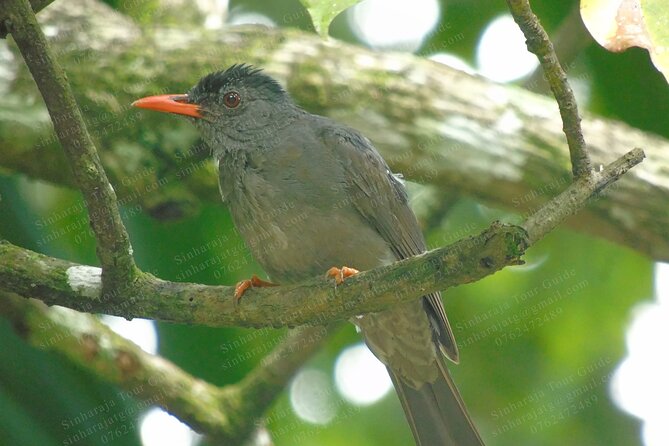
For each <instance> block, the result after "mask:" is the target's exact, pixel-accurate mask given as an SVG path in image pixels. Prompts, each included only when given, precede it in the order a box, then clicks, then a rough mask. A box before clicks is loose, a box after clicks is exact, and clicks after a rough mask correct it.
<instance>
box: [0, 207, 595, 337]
mask: <svg viewBox="0 0 669 446" xmlns="http://www.w3.org/2000/svg"><path fill="white" fill-rule="evenodd" d="M581 205H582V203H581ZM525 249H527V233H526V232H525V230H524V229H522V228H520V227H518V226H506V225H501V224H497V223H495V224H493V225H492V226H491V227H490V228H489V229H487V230H485V231H484V232H482V233H481V234H479V235H477V236H474V237H469V238H466V239H463V240H461V241H458V242H456V243H454V244H452V245H450V246H447V247H444V248H439V249H435V250H432V251H429V252H427V253H425V254H421V255H419V256H415V257H411V258H409V259H405V260H402V261H400V262H397V263H394V264H392V265H388V266H384V267H380V268H375V269H373V270H370V271H364V272H361V273H360V274H357V275H356V276H354V277H351V278H349V279H347V281H346V282H345V283H344V284H342V285H339V286H337V287H335V286H334V284H333V282H332V280H327V279H325V276H323V278H320V279H313V280H309V281H305V282H303V283H300V284H297V285H285V286H280V287H269V288H253V289H251V290H249V291H247V292H246V293H245V294H244V298H243V299H244V302H243V305H240V304H237V300H236V299H234V298H233V293H234V287H229V286H207V285H199V284H193V283H182V282H170V281H166V280H161V279H157V278H155V277H153V276H151V275H149V274H146V273H140V276H139V277H138V278H137V279H136V280H135V282H134V283H133V285H132V286H131V287H128V288H127V289H126V290H125V292H124V294H122V295H115V294H114V295H103V294H102V293H101V290H102V288H101V281H100V269H99V268H95V267H91V266H85V265H77V264H74V263H71V262H68V261H65V260H60V259H54V258H52V257H48V256H45V255H43V254H38V253H36V252H33V251H29V250H27V249H23V248H19V247H17V246H14V245H12V244H10V243H8V242H5V241H2V240H0V290H6V291H10V292H13V293H17V294H19V295H21V296H24V297H33V298H36V299H39V300H41V301H43V302H45V303H47V304H49V305H62V306H65V307H68V308H72V309H74V310H78V311H83V312H87V313H105V314H112V315H115V316H122V317H125V318H134V317H143V318H149V319H156V320H163V321H172V322H179V323H197V324H204V325H212V326H238V327H284V326H288V327H295V326H297V325H302V324H311V325H318V324H327V323H330V322H333V321H337V320H346V319H348V318H351V317H353V316H355V315H358V314H362V313H367V312H370V311H380V310H383V309H385V308H388V307H389V306H390V305H395V304H398V303H400V302H408V301H411V300H414V299H418V298H419V297H421V296H422V295H424V294H427V293H431V292H434V291H437V290H444V289H447V288H449V287H451V286H457V285H460V284H463V283H470V282H474V281H476V280H479V279H481V278H483V277H485V276H488V275H490V274H493V273H495V272H496V271H499V270H500V269H501V268H503V267H504V266H507V265H512V264H517V263H519V262H520V257H521V256H522V255H523V254H524V253H525Z"/></svg>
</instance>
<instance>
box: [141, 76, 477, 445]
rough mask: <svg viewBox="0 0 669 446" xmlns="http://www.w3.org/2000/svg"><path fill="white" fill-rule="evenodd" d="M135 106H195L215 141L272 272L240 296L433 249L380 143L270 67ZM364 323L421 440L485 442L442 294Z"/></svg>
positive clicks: (243, 230)
mask: <svg viewBox="0 0 669 446" xmlns="http://www.w3.org/2000/svg"><path fill="white" fill-rule="evenodd" d="M132 105H133V106H135V107H139V108H144V109H150V110H156V111H161V112H167V113H172V114H176V115H181V116H184V117H186V119H188V120H190V121H191V122H192V123H193V124H194V125H195V127H196V128H197V129H198V130H199V133H200V136H201V138H202V140H203V141H204V142H205V144H206V145H207V146H209V148H210V149H211V152H212V154H213V158H214V161H215V163H217V166H218V179H219V189H220V193H221V197H222V199H223V201H224V202H225V203H226V204H227V206H228V207H229V210H230V214H231V216H232V219H233V222H234V224H235V227H236V229H237V230H238V232H239V233H240V235H241V236H242V238H243V239H244V241H245V242H246V245H247V246H248V248H249V250H250V251H251V253H252V255H253V257H254V258H255V259H256V260H257V262H258V263H259V264H260V266H262V268H263V269H264V271H265V273H266V274H267V276H268V277H269V279H270V281H264V280H261V279H259V278H258V277H257V276H253V278H252V279H249V280H245V281H242V282H240V283H239V284H237V287H236V291H235V297H236V298H237V299H239V298H241V296H242V295H243V294H244V292H246V291H247V290H248V289H249V288H252V287H262V286H272V285H274V284H276V283H279V284H291V283H297V282H300V281H303V280H305V279H309V278H313V277H315V276H318V275H322V274H323V273H326V274H327V275H328V276H330V277H333V278H334V281H335V284H340V283H341V282H342V281H345V280H346V279H347V278H348V277H349V276H351V275H353V274H355V273H357V272H358V271H361V270H369V269H373V268H375V267H378V266H381V265H388V264H391V263H393V262H396V261H398V260H401V259H405V258H408V257H411V256H415V255H418V254H421V253H423V252H425V251H426V249H427V248H426V243H425V239H424V237H423V234H422V231H421V229H420V226H419V223H418V221H417V219H416V217H415V215H414V213H413V211H412V210H411V208H410V206H409V200H408V195H407V192H406V189H405V186H404V184H403V182H402V180H401V178H400V177H399V176H398V175H395V174H393V173H392V172H391V170H390V168H389V167H388V165H387V163H386V162H385V161H384V159H383V158H382V157H381V155H380V154H379V153H378V151H377V150H376V149H375V148H374V146H373V144H372V143H371V142H370V141H369V140H368V139H367V138H366V137H364V136H363V135H362V134H361V133H360V132H358V131H356V130H355V129H353V128H350V127H348V126H345V125H342V124H340V123H338V122H336V121H334V120H332V119H329V118H327V117H324V116H319V115H315V114H311V113H309V112H308V111H306V110H304V109H303V108H301V107H299V106H298V105H297V104H296V103H295V101H294V100H293V99H292V98H291V96H290V95H289V93H288V92H287V91H286V90H285V89H284V88H283V87H282V86H281V84H280V83H279V82H278V81H277V80H276V79H274V78H272V77H271V76H269V75H268V74H266V73H265V72H264V71H263V70H261V69H259V68H256V67H254V66H252V65H249V64H235V65H232V66H230V67H229V68H227V69H224V70H220V71H216V72H213V73H210V74H207V75H206V76H204V77H203V78H201V79H200V80H199V81H198V82H197V84H196V85H195V86H194V87H192V88H191V89H190V90H189V91H188V92H187V93H185V94H167V95H165V94H163V95H158V96H149V97H145V98H142V99H139V100H137V101H135V102H133V104H132ZM335 286H336V285H335ZM241 304H243V302H242V303H241ZM352 322H353V323H354V324H355V325H356V326H357V327H358V329H359V331H360V332H361V333H362V336H363V337H364V339H365V342H366V343H367V345H368V347H369V349H370V350H371V351H372V352H373V353H374V355H375V356H376V357H377V358H378V359H379V360H380V361H381V362H382V363H383V364H384V365H385V366H386V368H387V370H388V373H389V374H390V377H391V379H392V382H393V385H394V387H395V389H396V392H397V395H398V397H399V400H400V403H401V405H402V408H403V410H404V413H405V416H406V419H407V421H408V423H409V426H410V428H411V431H412V433H413V436H414V439H415V442H416V444H417V445H420V446H438V445H458V446H462V445H464V446H469V445H482V444H483V440H482V439H481V436H480V434H479V433H478V431H477V429H476V427H475V425H474V423H473V421H472V419H471V417H470V415H469V414H468V412H467V409H466V407H465V404H464V402H463V400H462V397H461V396H460V393H459V392H458V390H457V388H456V386H455V384H454V382H453V379H452V378H451V375H450V373H449V371H448V368H447V365H446V361H445V359H446V358H448V359H450V360H451V361H453V362H455V363H457V362H458V361H459V353H458V348H457V344H456V342H455V338H454V336H453V331H452V329H451V327H450V325H449V322H448V319H447V317H446V313H445V311H444V307H443V303H442V301H441V295H440V293H438V292H436V293H431V294H428V295H426V296H423V297H421V298H420V299H419V300H415V301H411V302H408V303H402V304H398V305H395V306H393V307H391V308H388V309H386V310H384V311H381V312H377V313H368V314H364V315H359V316H356V317H355V318H353V319H352Z"/></svg>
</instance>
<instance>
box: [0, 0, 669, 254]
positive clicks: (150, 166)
mask: <svg viewBox="0 0 669 446" xmlns="http://www.w3.org/2000/svg"><path fill="white" fill-rule="evenodd" d="M40 19H41V21H42V23H43V24H44V25H46V27H47V28H46V29H47V31H48V32H47V35H51V36H52V37H51V43H52V44H53V46H54V49H55V51H56V53H57V55H58V57H59V58H60V62H61V64H62V65H63V67H64V68H65V69H66V71H67V73H68V77H69V80H70V82H71V83H72V85H73V90H74V91H75V92H77V93H78V100H79V103H80V106H81V107H82V110H83V113H84V116H85V118H86V119H87V121H88V124H89V130H90V132H91V134H92V135H93V137H94V138H95V139H96V140H97V141H98V147H100V148H101V154H100V156H101V158H102V160H103V164H104V165H105V168H106V169H107V172H108V174H109V177H110V180H111V182H112V184H113V185H114V188H115V190H116V192H117V194H118V195H119V197H120V200H121V203H122V204H128V203H140V204H141V205H142V206H143V207H144V208H145V209H146V210H148V211H149V212H150V213H151V214H152V215H154V216H156V217H159V218H175V217H179V216H183V215H186V214H188V213H191V212H194V211H195V210H196V209H197V207H198V204H199V203H200V202H201V200H209V201H214V202H218V201H219V199H220V198H219V196H218V191H217V186H216V176H215V173H214V169H213V166H212V165H211V163H210V162H209V160H208V150H207V149H205V148H203V147H202V146H200V145H197V144H196V141H197V139H196V134H195V131H194V129H192V128H191V127H190V125H189V124H188V123H186V122H184V121H182V120H180V119H178V118H176V117H169V116H164V115H160V114H157V113H148V112H143V111H139V110H134V109H130V107H129V104H130V102H131V101H132V100H134V99H136V98H138V97H141V96H145V95H150V94H159V93H161V92H171V91H175V92H182V91H185V90H186V89H188V88H189V87H190V86H191V85H192V84H193V83H195V82H196V81H197V78H199V77H200V76H201V75H202V74H204V73H207V72H209V71H212V70H214V69H219V68H222V67H226V66H228V65H230V64H232V63H234V62H240V61H245V62H249V63H253V64H256V65H258V66H261V67H264V68H265V69H267V71H268V72H270V73H271V74H272V75H274V76H277V77H278V78H280V79H281V80H282V81H284V84H285V85H286V86H287V87H288V89H289V91H290V92H291V94H292V95H293V96H294V97H295V99H296V100H297V101H298V102H299V103H300V104H301V105H303V106H304V107H305V108H306V109H308V110H309V111H312V112H315V113H321V114H324V115H328V116H331V117H333V118H335V119H338V120H340V121H342V122H345V123H348V124H350V125H352V126H354V127H356V128H358V129H359V130H361V131H362V132H363V133H364V134H366V135H367V136H368V137H369V138H370V139H371V140H372V141H373V142H374V143H375V145H376V146H377V147H378V148H379V150H380V151H381V152H382V154H383V155H384V157H385V158H386V159H387V160H388V162H389V164H390V165H391V167H392V168H393V169H394V170H395V171H399V172H402V173H403V174H404V175H405V176H406V177H407V178H408V179H411V180H414V181H417V182H421V183H426V184H432V185H436V186H439V187H440V188H441V189H448V190H454V191H458V192H459V193H461V194H464V195H469V196H472V197H474V198H477V199H480V200H483V201H485V202H488V203H491V204H493V205H495V206H500V207H505V208H507V209H510V210H513V211H515V212H517V213H519V214H521V215H522V216H526V215H529V214H530V213H531V212H532V211H534V210H535V209H537V208H538V206H539V205H540V204H542V203H544V202H545V201H546V200H547V199H548V198H550V197H552V196H554V195H556V194H557V193H558V192H560V191H561V190H563V189H564V188H565V187H566V186H567V185H568V184H569V181H570V173H569V170H570V169H569V156H568V152H567V150H566V144H565V142H564V137H563V135H562V132H561V127H562V123H561V120H560V115H559V112H558V110H557V106H556V104H555V103H554V102H553V101H552V100H550V99H548V98H545V97H542V96H538V95H534V94H531V93H528V92H526V91H523V90H521V89H518V88H514V87H509V86H501V85H496V84H493V83H491V82H489V81H486V80H483V79H480V78H476V77H472V76H468V75H466V74H463V73H460V72H457V71H454V70H451V69H448V68H446V67H444V66H442V65H439V64H437V63H434V62H431V61H427V60H424V59H421V58H417V57H413V56H410V55H399V54H392V53H374V52H371V51H367V50H365V49H362V48H359V47H354V46H351V45H346V44H343V43H340V42H336V41H322V40H320V39H319V38H318V37H316V36H315V35H311V34H307V33H302V32H299V31H296V30H291V29H289V28H284V29H266V28H259V27H244V28H230V29H228V30H226V31H224V32H217V33H215V34H214V33H207V32H205V31H203V30H200V29H189V30H184V29H175V28H172V29H157V28H146V29H140V28H139V27H138V26H137V25H135V24H134V23H133V22H131V21H130V20H129V19H127V18H125V17H123V16H121V15H119V14H116V13H114V12H113V11H110V10H108V9H107V8H106V6H104V5H102V4H99V3H97V2H95V1H93V0H72V1H69V2H66V3H56V4H54V5H51V6H49V8H47V9H45V10H44V11H43V12H42V13H40ZM10 49H11V51H12V54H16V50H15V48H14V47H13V45H10ZM0 54H3V53H1V52H0ZM0 57H5V58H6V57H8V56H0ZM0 63H3V64H7V65H8V66H9V68H10V69H9V75H8V76H9V77H8V78H6V79H0V89H2V90H6V93H5V95H4V99H3V105H2V106H1V108H0V111H1V112H2V113H0V166H3V167H6V168H8V169H10V170H13V171H19V172H23V173H25V174H27V175H29V176H32V177H35V178H41V179H45V180H48V181H52V182H55V183H58V184H63V185H72V184H73V182H72V178H71V176H70V175H69V173H68V169H67V166H66V164H65V160H64V157H63V155H62V152H61V150H60V148H59V147H58V145H57V143H56V140H55V138H54V136H53V131H52V126H51V124H50V122H49V120H48V115H47V114H46V112H45V109H44V107H43V105H42V102H41V100H40V99H39V96H38V92H37V90H36V88H35V87H34V83H33V81H32V79H31V78H30V76H29V74H28V73H27V71H26V69H25V68H24V67H23V66H22V64H21V63H20V60H19V59H18V58H17V57H16V56H14V60H12V61H5V60H1V61H0ZM583 118H584V119H583V123H582V125H583V130H584V135H585V138H586V140H587V141H588V143H589V150H590V153H591V155H592V160H593V163H594V166H595V169H596V168H597V167H598V166H599V165H600V164H607V163H609V162H611V161H613V160H614V159H616V158H617V157H619V156H621V155H622V154H623V153H625V152H627V151H628V150H629V149H631V148H632V147H634V146H640V147H644V149H645V151H646V154H647V156H648V160H647V162H645V163H643V165H641V166H639V167H638V168H636V169H635V170H634V171H633V172H631V173H630V174H628V175H626V176H625V178H624V179H623V180H622V181H620V182H619V183H617V184H616V185H615V186H614V187H611V188H609V189H608V190H607V192H606V195H605V196H602V197H600V198H599V199H598V200H596V201H595V203H594V204H592V205H591V206H590V207H589V208H588V209H587V210H585V211H583V212H581V213H579V215H577V216H574V217H572V218H570V219H569V220H568V222H567V223H568V225H570V226H571V227H573V228H577V229H579V230H582V231H584V232H587V233H590V234H594V235H598V236H602V237H606V238H608V239H610V240H612V241H614V242H618V243H622V244H625V245H627V246H629V247H632V248H634V249H637V250H639V251H641V252H643V253H645V254H647V255H649V256H650V257H652V258H655V259H662V260H667V259H669V207H668V206H666V203H667V202H668V200H669V142H667V141H666V140H664V139H662V138H660V137H657V136H654V135H651V134H648V133H644V132H642V131H639V130H636V129H633V128H630V127H628V126H626V125H624V124H621V123H617V122H613V121H610V120H604V119H599V118H596V117H593V116H590V115H588V114H584V116H583Z"/></svg>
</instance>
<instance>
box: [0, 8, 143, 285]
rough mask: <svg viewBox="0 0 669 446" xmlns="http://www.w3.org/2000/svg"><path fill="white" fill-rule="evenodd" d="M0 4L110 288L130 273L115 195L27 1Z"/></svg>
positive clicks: (129, 277) (123, 281) (127, 279)
mask: <svg viewBox="0 0 669 446" xmlns="http://www.w3.org/2000/svg"><path fill="white" fill-rule="evenodd" d="M3 6H4V8H5V10H4V11H3V15H4V16H5V20H4V22H5V23H6V24H7V26H8V29H9V31H10V33H11V35H12V38H13V39H14V42H16V45H17V46H18V48H19V50H20V51H21V53H22V54H23V58H24V60H25V62H26V65H27V66H28V68H29V69H30V72H31V74H32V76H33V78H34V79H35V82H36V83H37V87H38V88H39V90H40V92H41V94H42V97H43V98H44V103H45V104H46V107H47V109H48V110H49V114H50V115H51V119H52V121H53V124H54V128H55V130H56V134H57V136H58V139H59V140H60V143H61V145H62V146H63V150H64V151H65V154H66V156H67V158H68V161H69V165H70V168H71V169H72V173H73V175H74V179H75V182H76V184H77V186H78V187H79V189H80V190H81V192H82V194H83V196H84V200H85V201H86V206H87V208H88V216H89V219H90V225H91V228H92V229H93V232H94V233H95V237H96V239H97V242H98V243H97V255H98V259H99V260H100V264H101V265H102V285H103V290H109V291H113V290H114V288H116V287H119V286H122V285H125V284H128V283H130V282H131V281H132V279H133V278H134V276H135V273H136V268H135V262H134V260H133V258H132V251H131V247H130V240H129V238H128V234H127V232H126V230H125V227H124V226H123V222H122V221H121V216H120V214H119V212H118V206H117V203H116V194H115V193H114V189H113V188H112V186H111V184H109V181H108V180H107V175H106V174H105V171H104V168H103V167H102V163H101V162H100V158H99V157H98V154H97V151H96V149H95V145H94V144H93V141H92V140H91V137H90V136H89V134H88V130H87V129H86V125H85V124H84V119H83V117H82V116H81V112H80V111H79V107H78V105H77V103H76V101H75V99H74V95H73V94H72V90H71V89H70V86H69V84H68V82H67V79H66V77H65V73H64V72H63V70H62V69H61V68H60V66H59V65H58V63H57V62H56V60H55V58H54V56H53V54H52V52H51V49H50V48H49V45H48V43H47V42H46V38H45V37H44V34H43V33H42V30H41V29H40V27H39V25H38V24H37V21H36V19H35V13H34V12H33V10H32V9H31V6H30V3H28V1H27V0H13V1H6V2H4V3H3ZM35 162H40V161H39V160H35Z"/></svg>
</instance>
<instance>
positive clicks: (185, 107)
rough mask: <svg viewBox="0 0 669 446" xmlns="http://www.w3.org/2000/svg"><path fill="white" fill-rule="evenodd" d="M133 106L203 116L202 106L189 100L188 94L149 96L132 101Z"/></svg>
mask: <svg viewBox="0 0 669 446" xmlns="http://www.w3.org/2000/svg"><path fill="white" fill-rule="evenodd" d="M132 106H133V107H139V108H148V109H149V110H156V111H159V112H167V113H175V114H177V115H186V116H192V117H194V118H201V117H202V114H200V107H199V106H198V105H195V104H190V103H189V102H188V95H187V94H163V95H160V96H148V97H145V98H142V99H138V100H136V101H135V102H133V103H132Z"/></svg>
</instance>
